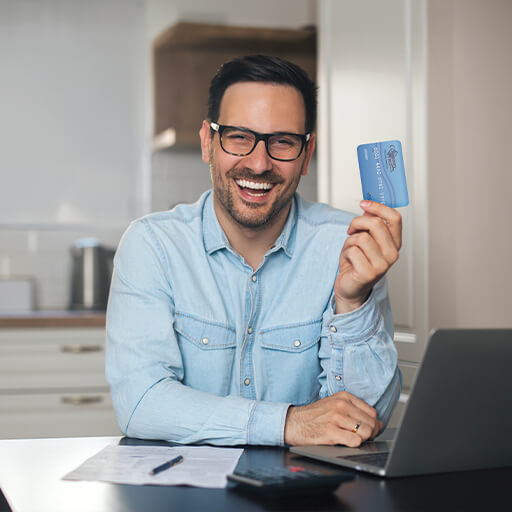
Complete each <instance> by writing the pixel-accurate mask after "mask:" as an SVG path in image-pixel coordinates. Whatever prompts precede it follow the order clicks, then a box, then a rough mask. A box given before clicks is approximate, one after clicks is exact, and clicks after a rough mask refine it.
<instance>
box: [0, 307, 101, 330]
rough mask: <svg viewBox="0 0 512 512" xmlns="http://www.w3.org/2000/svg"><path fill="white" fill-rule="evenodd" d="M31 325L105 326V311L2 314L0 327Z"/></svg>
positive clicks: (29, 326)
mask: <svg viewBox="0 0 512 512" xmlns="http://www.w3.org/2000/svg"><path fill="white" fill-rule="evenodd" d="M31 327H37V328H40V327H49V328H53V327H105V312H104V311H66V310H63V311H54V310H52V311H50V310H48V311H31V312H28V313H1V314H0V329H12V328H22V329H25V328H31Z"/></svg>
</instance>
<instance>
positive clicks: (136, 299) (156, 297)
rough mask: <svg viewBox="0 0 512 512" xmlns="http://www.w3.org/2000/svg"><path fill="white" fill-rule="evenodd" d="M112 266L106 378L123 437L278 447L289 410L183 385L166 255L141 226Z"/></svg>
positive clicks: (124, 242)
mask: <svg viewBox="0 0 512 512" xmlns="http://www.w3.org/2000/svg"><path fill="white" fill-rule="evenodd" d="M114 264H115V267H114V272H113V278H112V284H111V289H110V298H109V304H108V310H107V353H106V375H107V379H108V381H109V384H110V387H111V392H112V400H113V404H114V408H115V411H116V414H117V418H118V423H119V426H120V428H121V431H122V432H123V433H124V434H126V435H128V436H131V437H138V438H143V439H144V438H145V439H165V440H170V441H174V442H178V443H187V444H188V443H210V444H222V445H235V444H248V443H249V444H266V445H282V444H283V443H284V440H283V431H284V421H285V417H286V411H287V409H288V406H289V404H281V403H272V404H270V403H269V404H266V403H264V402H258V401H255V400H249V399H245V398H242V397H238V396H226V397H224V396H217V395H214V394H212V393H208V392H204V391H199V390H196V389H193V388H191V387H188V386H186V385H184V384H183V376H184V367H183V360H182V356H181V352H180V348H179V344H178V340H177V337H176V333H175V330H174V300H173V287H172V282H171V279H170V277H169V276H168V272H167V262H166V255H165V253H164V252H163V251H162V249H161V248H160V246H159V243H158V239H157V238H156V236H155V234H154V233H153V232H152V230H151V227H150V226H149V225H147V224H146V223H145V222H144V220H139V221H137V222H135V223H133V224H132V225H131V226H130V227H129V228H128V230H127V231H126V233H125V234H124V236H123V238H122V240H121V243H120V246H119V248H118V251H117V253H116V256H115V262H114ZM212 371H214V369H212Z"/></svg>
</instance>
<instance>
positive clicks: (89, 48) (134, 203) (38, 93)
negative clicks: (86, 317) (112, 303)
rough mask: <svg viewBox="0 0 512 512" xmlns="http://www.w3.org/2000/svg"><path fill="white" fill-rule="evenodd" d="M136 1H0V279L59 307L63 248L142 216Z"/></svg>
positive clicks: (110, 233) (140, 16)
mask: <svg viewBox="0 0 512 512" xmlns="http://www.w3.org/2000/svg"><path fill="white" fill-rule="evenodd" d="M144 23H145V4H144V3H143V2H139V1H137V0H107V1H100V0H93V1H87V2H83V1H81V0H68V1H62V0H42V1H37V0H17V1H10V0H0V141H1V147H2V150H1V152H0V196H1V197H0V259H1V261H2V265H1V267H0V272H1V271H3V272H4V273H7V272H9V271H10V272H11V273H16V274H33V275H35V276H36V277H37V279H38V285H39V287H38V288H39V306H41V307H54V308H60V307H65V306H66V304H67V300H68V297H67V296H68V283H67V266H68V263H69V256H68V247H69V245H70V244H71V242H72V241H73V240H74V239H76V238H78V237H79V236H85V235H95V236H97V237H99V238H100V239H102V240H104V241H105V242H107V243H110V244H115V243H117V240H118V238H119V236H120V234H121V232H122V230H123V229H124V228H125V227H126V225H127V223H128V222H129V221H130V220H131V219H132V218H133V217H134V216H136V215H137V213H138V211H139V210H141V208H140V202H141V199H142V198H141V195H140V193H139V190H140V187H138V186H137V179H138V176H139V174H140V172H139V168H140V164H141V151H142V141H143V136H144V133H143V124H142V121H143V115H144V111H143V107H144V80H143V74H142V72H141V68H143V65H142V64H143V60H144V58H145V55H144Z"/></svg>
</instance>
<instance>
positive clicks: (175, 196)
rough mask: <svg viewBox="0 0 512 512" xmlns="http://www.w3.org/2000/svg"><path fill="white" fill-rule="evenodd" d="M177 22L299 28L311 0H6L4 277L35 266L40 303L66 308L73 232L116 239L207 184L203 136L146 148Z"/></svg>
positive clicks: (307, 184)
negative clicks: (155, 84)
mask: <svg viewBox="0 0 512 512" xmlns="http://www.w3.org/2000/svg"><path fill="white" fill-rule="evenodd" d="M177 21H193V22H199V23H201V22H203V23H219V24H230V25H247V26H250V25H255V26H266V27H272V26H279V27H283V26H284V27H294V28H297V27H302V26H305V25H312V24H315V23H316V2H314V1H310V0H299V1H295V0H287V1H280V2H274V1H272V0H265V1H259V2H257V3H256V2H236V1H233V0H221V1H216V2H210V1H207V0H193V1H190V0H188V1H181V0H175V1H171V0H169V1H163V0H147V1H141V0H107V1H103V0H101V1H100V0H92V1H88V2H82V1H79V0H43V1H35V0H17V1H11V0H0V63H1V68H0V140H1V143H0V146H1V152H0V197H1V199H0V277H4V278H5V277H7V276H33V277H34V278H35V295H36V301H35V307H36V308H38V309H66V308H67V307H68V304H69V300H70V297H69V294H70V291H69V290H70V283H69V281H70V279H69V274H70V265H71V257H70V253H69V247H70V246H71V245H72V244H73V242H74V241H75V240H77V239H79V238H82V237H86V236H94V237H96V238H98V239H99V240H100V241H101V242H102V243H104V244H105V245H108V246H112V247H115V246H116V245H117V243H118V241H119V239H120V236H121V234H122V232H123V231H124V229H125V228H126V227H127V225H128V223H129V222H130V221H131V220H132V219H134V218H136V217H138V216H140V215H142V214H145V213H148V212H150V211H155V210H160V209H167V208H169V207H171V206H174V205H175V204H176V203H179V202H183V201H184V202H191V201H194V200H195V199H197V198H198V197H199V195H200V193H201V192H203V191H204V190H206V189H207V188H209V186H210V185H209V183H210V182H209V172H208V167H207V166H206V165H205V164H203V163H202V161H201V159H200V153H199V137H198V139H197V140H198V145H197V149H193V148H184V149H174V150H173V151H172V152H169V151H167V152H166V151H163V152H157V153H153V152H152V151H151V144H152V136H153V133H152V129H153V119H152V116H153V114H152V106H153V103H152V101H153V100H152V83H151V76H152V71H151V65H152V61H151V45H152V41H153V39H154V38H155V37H156V36H157V35H158V34H159V33H161V32H162V31H163V30H165V29H166V28H167V27H168V26H170V25H172V24H173V23H175V22H177ZM205 111H206V105H205ZM198 130H199V126H198ZM313 167H314V166H313ZM301 188H302V190H303V193H304V195H305V196H306V197H309V198H311V199H315V198H316V175H315V172H314V169H313V172H311V174H310V175H309V176H308V177H307V179H306V180H305V181H304V183H303V185H302V186H301ZM1 304H2V305H3V308H4V311H6V310H8V309H9V301H8V300H5V299H4V300H2V301H1Z"/></svg>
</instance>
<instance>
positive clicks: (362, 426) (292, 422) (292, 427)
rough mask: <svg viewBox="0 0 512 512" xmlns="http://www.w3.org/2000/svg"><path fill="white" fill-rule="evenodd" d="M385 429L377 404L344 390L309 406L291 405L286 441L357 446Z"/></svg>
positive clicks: (285, 429)
mask: <svg viewBox="0 0 512 512" xmlns="http://www.w3.org/2000/svg"><path fill="white" fill-rule="evenodd" d="M357 425H358V426H357ZM381 428H382V422H381V421H379V419H378V418H377V411H376V410H375V409H374V408H373V407H371V406H370V405H368V404H367V403H366V402H364V401H363V400H361V399H359V398H357V397H355V396H354V395H351V394H350V393H347V392H346V391H341V392H340V393H335V394H334V395H331V396H328V397H326V398H322V399H321V400H318V401H317V402H313V403H312V404H309V405H304V406H301V407H294V406H292V407H290V408H289V409H288V414H287V416H286V424H285V427H284V442H285V443H286V444H288V445H291V446H297V445H312V444H329V445H332V444H343V445H346V446H351V447H357V446H359V445H360V444H361V443H362V442H364V441H367V440H369V439H370V440H371V439H373V438H374V437H375V436H376V435H377V434H378V433H379V431H380V430H381Z"/></svg>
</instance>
